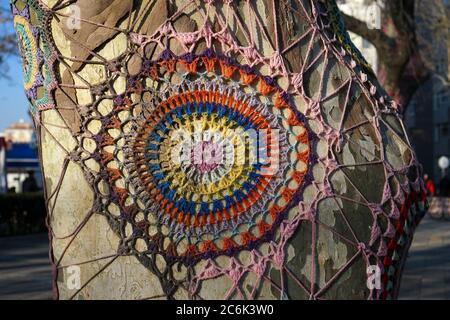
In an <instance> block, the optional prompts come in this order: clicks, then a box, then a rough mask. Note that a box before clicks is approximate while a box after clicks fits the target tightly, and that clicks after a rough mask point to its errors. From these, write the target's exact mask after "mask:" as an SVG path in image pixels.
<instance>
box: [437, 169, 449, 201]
mask: <svg viewBox="0 0 450 320" xmlns="http://www.w3.org/2000/svg"><path fill="white" fill-rule="evenodd" d="M439 196H441V197H450V179H449V177H448V175H447V174H445V176H444V177H442V179H441V181H440V182H439Z"/></svg>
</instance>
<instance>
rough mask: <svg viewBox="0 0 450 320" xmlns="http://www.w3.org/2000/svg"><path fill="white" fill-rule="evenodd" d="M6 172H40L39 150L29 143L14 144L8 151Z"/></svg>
mask: <svg viewBox="0 0 450 320" xmlns="http://www.w3.org/2000/svg"><path fill="white" fill-rule="evenodd" d="M6 170H7V171H9V172H11V171H15V170H17V171H28V170H33V171H35V170H39V159H38V155H37V150H36V149H35V147H34V146H32V145H31V144H29V143H13V144H12V145H11V146H10V147H9V148H8V149H7V150H6Z"/></svg>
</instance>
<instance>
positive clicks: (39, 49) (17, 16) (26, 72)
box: [12, 1, 57, 115]
mask: <svg viewBox="0 0 450 320" xmlns="http://www.w3.org/2000/svg"><path fill="white" fill-rule="evenodd" d="M41 6H42V4H40V3H36V2H35V1H24V2H22V1H17V2H16V5H13V6H12V12H13V15H14V21H13V23H14V28H15V30H16V33H17V39H18V45H19V50H20V53H21V56H22V59H23V61H22V65H23V79H24V88H25V92H26V95H27V97H28V98H29V100H30V101H31V104H32V106H31V111H32V113H33V114H35V115H38V113H37V110H46V109H50V108H53V107H54V100H53V96H52V91H53V90H54V89H55V87H56V79H55V77H54V74H53V70H52V69H53V64H54V61H55V60H56V54H57V53H56V50H55V49H54V48H53V47H52V43H51V42H50V41H49V40H48V39H47V37H46V32H48V27H49V26H48V19H49V17H48V15H45V14H44V10H43V9H42V7H41Z"/></svg>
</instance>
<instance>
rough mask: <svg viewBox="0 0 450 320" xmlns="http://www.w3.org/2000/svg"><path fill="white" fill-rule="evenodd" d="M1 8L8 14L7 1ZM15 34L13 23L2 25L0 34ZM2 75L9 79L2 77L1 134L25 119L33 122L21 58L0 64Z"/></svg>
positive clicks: (0, 88) (0, 80)
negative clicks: (23, 78)
mask: <svg viewBox="0 0 450 320" xmlns="http://www.w3.org/2000/svg"><path fill="white" fill-rule="evenodd" d="M1 2H2V3H1V4H0V8H1V9H3V10H4V12H6V13H8V11H9V6H8V2H7V1H3V0H2V1H1ZM4 32H7V33H11V32H13V25H12V22H8V23H2V24H1V26H0V33H4ZM0 68H2V70H0V71H1V72H0V74H3V73H5V74H6V75H7V77H8V78H5V77H2V76H0V132H2V131H3V130H4V129H5V128H6V127H8V126H9V125H10V124H11V123H12V122H18V121H19V120H20V119H23V120H24V121H25V122H31V119H30V117H29V116H28V113H27V111H28V105H29V104H28V100H27V98H26V96H25V92H24V89H23V82H22V66H21V61H20V57H19V56H8V57H5V61H4V63H2V64H0Z"/></svg>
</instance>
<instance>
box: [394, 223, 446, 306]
mask: <svg viewBox="0 0 450 320" xmlns="http://www.w3.org/2000/svg"><path fill="white" fill-rule="evenodd" d="M399 299H401V300H408V299H417V300H431V299H433V300H434V299H438V300H444V299H445V300H450V221H447V220H434V219H432V218H430V217H429V216H428V215H427V216H425V218H424V219H423V220H422V221H421V223H420V225H419V226H418V227H417V229H416V233H415V234H414V241H413V243H412V245H411V248H410V251H409V257H408V259H407V260H406V264H405V269H404V273H403V278H402V282H401V286H400V293H399Z"/></svg>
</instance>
